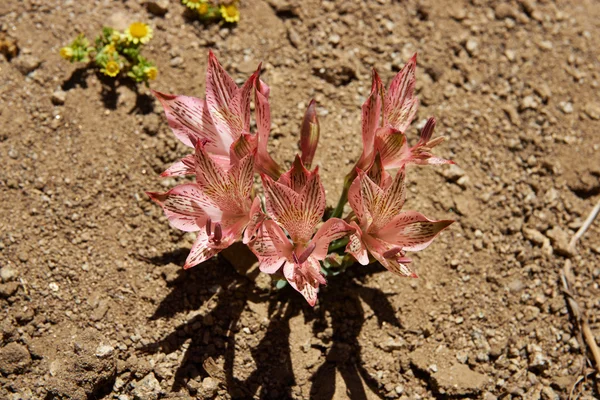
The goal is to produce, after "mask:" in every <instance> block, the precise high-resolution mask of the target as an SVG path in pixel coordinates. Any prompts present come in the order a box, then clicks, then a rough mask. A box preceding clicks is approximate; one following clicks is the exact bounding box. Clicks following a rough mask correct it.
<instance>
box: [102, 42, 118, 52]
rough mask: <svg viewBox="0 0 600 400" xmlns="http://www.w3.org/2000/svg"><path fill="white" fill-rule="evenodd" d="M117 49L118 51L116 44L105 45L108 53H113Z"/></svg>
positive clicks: (105, 50)
mask: <svg viewBox="0 0 600 400" xmlns="http://www.w3.org/2000/svg"><path fill="white" fill-rule="evenodd" d="M116 51H117V49H116V48H115V45H114V44H112V43H111V44H107V45H106V46H104V52H105V53H107V54H112V53H115V52H116Z"/></svg>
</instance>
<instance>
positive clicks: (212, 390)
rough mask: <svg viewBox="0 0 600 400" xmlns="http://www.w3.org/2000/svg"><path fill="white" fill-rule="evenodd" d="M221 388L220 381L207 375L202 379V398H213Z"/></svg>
mask: <svg viewBox="0 0 600 400" xmlns="http://www.w3.org/2000/svg"><path fill="white" fill-rule="evenodd" d="M218 388H219V382H218V381H217V380H216V379H213V378H211V377H210V376H207V377H206V378H204V379H203V380H202V394H203V397H202V398H212V397H213V396H214V395H215V394H216V391H217V389H218Z"/></svg>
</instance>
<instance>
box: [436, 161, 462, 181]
mask: <svg viewBox="0 0 600 400" xmlns="http://www.w3.org/2000/svg"><path fill="white" fill-rule="evenodd" d="M442 175H444V178H446V179H447V180H449V181H450V182H456V181H458V180H459V179H460V178H462V177H463V176H465V171H464V170H463V169H462V168H461V167H459V166H458V165H456V164H452V165H450V166H449V167H448V168H444V169H443V170H442Z"/></svg>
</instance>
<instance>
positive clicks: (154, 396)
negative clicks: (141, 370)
mask: <svg viewBox="0 0 600 400" xmlns="http://www.w3.org/2000/svg"><path fill="white" fill-rule="evenodd" d="M161 392H162V388H161V387H160V383H159V382H158V379H156V377H155V376H154V372H150V373H149V374H148V375H146V376H145V377H144V378H143V379H142V380H139V381H137V382H135V388H134V389H133V391H132V393H133V398H134V399H135V400H158V399H159V398H160V394H161Z"/></svg>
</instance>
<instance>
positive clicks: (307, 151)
mask: <svg viewBox="0 0 600 400" xmlns="http://www.w3.org/2000/svg"><path fill="white" fill-rule="evenodd" d="M319 134H320V128H319V120H318V119H317V106H316V102H315V100H314V99H313V100H311V101H310V103H309V104H308V108H307V109H306V113H305V114H304V121H303V122H302V130H301V131H300V150H301V151H302V162H303V163H304V165H305V166H306V168H309V169H310V166H311V164H312V160H313V157H314V156H315V152H316V151H317V144H318V143H319Z"/></svg>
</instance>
